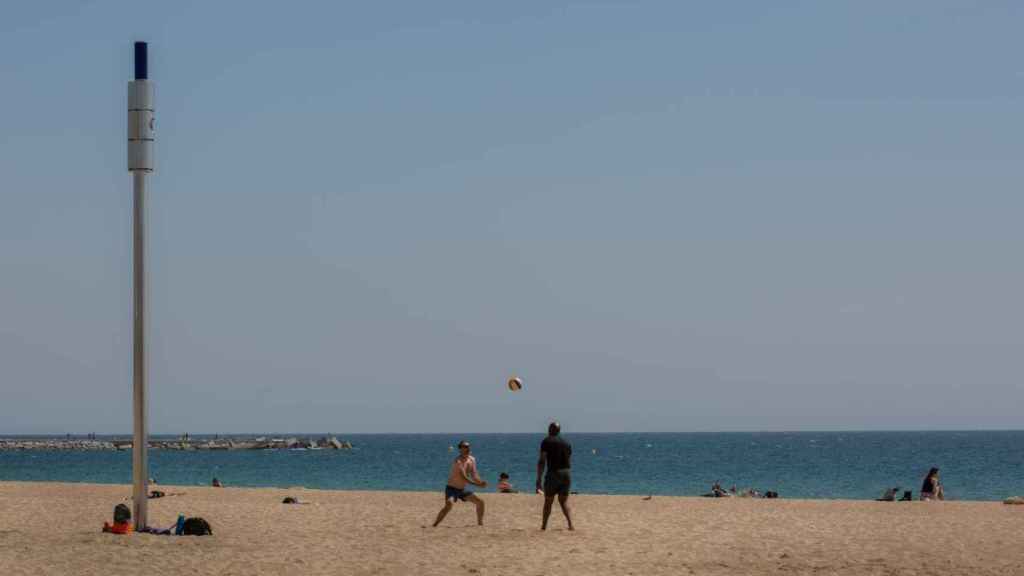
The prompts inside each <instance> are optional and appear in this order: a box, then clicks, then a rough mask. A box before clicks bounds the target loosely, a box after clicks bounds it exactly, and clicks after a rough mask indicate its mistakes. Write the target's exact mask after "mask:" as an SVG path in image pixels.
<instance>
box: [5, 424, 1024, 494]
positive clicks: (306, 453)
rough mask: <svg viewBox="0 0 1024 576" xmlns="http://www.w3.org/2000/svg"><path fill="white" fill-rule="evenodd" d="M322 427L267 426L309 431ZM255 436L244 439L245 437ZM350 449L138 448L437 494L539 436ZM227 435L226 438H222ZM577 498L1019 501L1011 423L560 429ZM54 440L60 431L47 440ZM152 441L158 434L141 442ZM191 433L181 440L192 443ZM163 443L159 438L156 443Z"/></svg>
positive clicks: (328, 483) (207, 476)
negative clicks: (848, 428)
mask: <svg viewBox="0 0 1024 576" xmlns="http://www.w3.org/2000/svg"><path fill="white" fill-rule="evenodd" d="M323 435H324V434H318V433H312V434H273V435H263V436H267V437H271V436H275V437H290V436H296V437H300V438H302V437H310V438H318V437H321V436H323ZM253 436H256V435H253ZM337 436H338V438H339V439H342V440H348V441H350V442H351V443H352V444H353V448H352V449H351V450H326V449H325V450H239V451H174V450H150V452H149V454H150V475H151V476H152V477H154V478H155V479H156V480H157V481H158V482H159V483H160V484H168V485H184V486H188V485H209V483H210V480H211V479H212V478H214V477H217V478H219V479H220V480H221V481H222V482H223V483H224V484H225V485H226V486H251V487H268V486H271V487H285V488H286V487H296V486H303V487H306V488H316V489H339V490H420V491H437V492H440V491H442V490H443V488H444V484H445V479H446V478H447V475H448V470H449V466H450V462H451V460H452V459H453V458H454V457H455V456H456V454H457V451H456V450H455V449H454V446H455V445H456V444H457V443H458V442H459V441H460V440H462V439H466V440H468V441H470V442H471V443H472V450H473V454H474V455H475V456H476V458H477V462H478V467H479V469H480V472H481V474H482V476H483V477H484V479H486V480H488V481H489V482H490V487H489V488H488V489H487V490H493V486H494V485H495V484H497V478H498V474H499V473H501V472H507V473H509V475H510V476H511V479H512V483H513V485H514V486H515V487H516V488H518V489H520V490H527V491H528V490H531V489H532V488H533V482H534V478H535V476H536V463H537V455H538V448H539V445H540V441H541V440H542V439H543V435H542V434H471V433H467V434H352V435H337ZM232 437H233V438H238V437H240V436H237V435H233V436H232ZM565 437H566V439H567V440H569V441H570V442H571V443H572V446H573V459H572V467H573V476H572V478H573V490H575V491H578V492H579V493H581V494H633V495H649V494H655V495H673V496H698V495H701V494H704V493H707V492H708V491H709V490H710V487H711V485H712V484H713V483H714V482H720V483H721V484H722V486H724V487H727V488H728V487H731V486H736V487H737V489H739V490H745V489H747V488H753V489H756V490H759V491H761V492H764V491H768V490H772V491H776V492H778V493H779V495H780V496H781V497H783V498H826V499H827V498H843V499H872V498H877V497H878V496H879V495H881V493H882V492H883V491H884V490H885V489H887V488H894V487H899V488H900V489H901V490H913V492H914V495H915V497H916V495H917V493H918V490H920V487H921V482H922V479H923V478H924V476H925V474H926V473H927V472H928V469H929V468H931V467H932V466H936V467H938V468H940V470H941V472H940V475H941V480H942V484H943V486H944V488H945V492H946V496H947V499H954V500H1002V499H1004V498H1006V497H1008V496H1012V495H1024V431H984V432H980V431H978V432H956V431H951V432H756V433H745V432H743V433H741V432H735V433H628V434H627V433H622V434H571V433H569V434H565ZM59 438H63V436H61V437H59ZM154 438H160V437H154ZM202 438H203V437H201V436H194V437H193V439H194V440H198V439H202ZM167 439H170V437H167ZM0 480H19V481H57V482H93V483H109V484H129V483H131V452H130V451H94V452H74V451H32V450H26V451H8V452H0Z"/></svg>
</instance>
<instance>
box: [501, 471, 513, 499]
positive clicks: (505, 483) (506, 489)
mask: <svg viewBox="0 0 1024 576" xmlns="http://www.w3.org/2000/svg"><path fill="white" fill-rule="evenodd" d="M498 492H501V493H503V494H515V493H516V490H515V489H514V488H512V482H509V476H508V472H502V473H501V474H499V475H498Z"/></svg>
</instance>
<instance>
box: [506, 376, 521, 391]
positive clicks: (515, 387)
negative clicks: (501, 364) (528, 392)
mask: <svg viewBox="0 0 1024 576" xmlns="http://www.w3.org/2000/svg"><path fill="white" fill-rule="evenodd" d="M508 389H509V390H511V391H513V392H518V391H519V390H522V389H523V381H522V380H520V379H519V378H518V377H516V376H513V377H511V378H509V379H508Z"/></svg>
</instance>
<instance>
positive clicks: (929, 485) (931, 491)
mask: <svg viewBox="0 0 1024 576" xmlns="http://www.w3.org/2000/svg"><path fill="white" fill-rule="evenodd" d="M921 500H945V494H943V492H942V484H940V483H939V469H938V468H932V469H931V470H929V471H928V475H927V476H925V477H924V483H923V484H921Z"/></svg>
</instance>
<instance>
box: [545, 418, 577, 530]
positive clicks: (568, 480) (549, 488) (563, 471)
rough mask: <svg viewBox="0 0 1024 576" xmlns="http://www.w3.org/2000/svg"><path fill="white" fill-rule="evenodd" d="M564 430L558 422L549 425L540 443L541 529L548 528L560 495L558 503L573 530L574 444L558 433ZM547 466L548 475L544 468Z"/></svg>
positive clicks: (570, 528)
mask: <svg viewBox="0 0 1024 576" xmlns="http://www.w3.org/2000/svg"><path fill="white" fill-rule="evenodd" d="M561 431H562V428H561V426H559V425H558V422H552V423H551V424H549V425H548V437H547V438H545V439H544V441H543V442H541V443H540V459H539V460H538V461H537V492H540V491H541V476H543V477H544V485H543V486H544V518H543V520H542V521H541V525H540V529H541V530H547V529H548V517H549V516H551V504H552V503H554V501H555V496H556V495H557V496H558V505H559V506H561V507H562V514H565V521H566V522H567V523H568V524H569V530H572V529H573V527H572V515H571V514H570V513H569V488H570V487H571V486H572V476H571V474H570V471H569V468H570V465H569V459H570V458H571V457H572V446H571V445H570V444H569V443H568V442H566V441H565V439H563V438H562V437H561V436H559V435H558V434H559V433H560V432H561ZM545 467H546V468H547V475H545V474H544V468H545Z"/></svg>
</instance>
